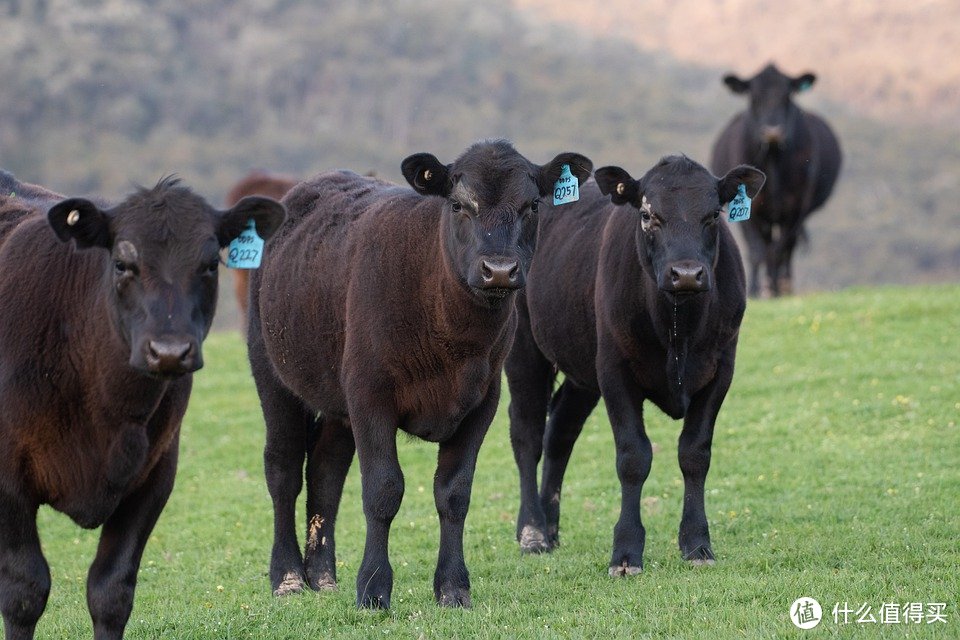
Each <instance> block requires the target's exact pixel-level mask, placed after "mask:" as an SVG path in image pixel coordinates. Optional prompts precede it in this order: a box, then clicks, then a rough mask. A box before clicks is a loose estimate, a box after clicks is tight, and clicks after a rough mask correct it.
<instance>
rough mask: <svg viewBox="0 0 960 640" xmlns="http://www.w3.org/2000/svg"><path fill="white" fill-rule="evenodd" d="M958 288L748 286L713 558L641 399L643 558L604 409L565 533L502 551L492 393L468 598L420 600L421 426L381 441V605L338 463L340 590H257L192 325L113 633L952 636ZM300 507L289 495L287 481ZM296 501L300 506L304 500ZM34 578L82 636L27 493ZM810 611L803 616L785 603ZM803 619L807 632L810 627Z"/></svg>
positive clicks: (426, 492) (253, 445) (264, 555)
mask: <svg viewBox="0 0 960 640" xmlns="http://www.w3.org/2000/svg"><path fill="white" fill-rule="evenodd" d="M958 318H960V287H958V286H955V285H954V286H935V287H934V286H927V287H916V288H910V289H907V288H880V289H854V290H850V291H845V292H843V293H842V294H820V295H810V296H808V297H804V298H795V299H788V300H775V301H760V302H754V303H751V304H750V305H749V308H748V310H747V317H746V319H745V322H744V326H743V331H742V338H741V346H740V350H739V354H738V358H737V375H736V377H735V380H734V385H733V387H732V389H731V391H730V394H729V396H728V397H727V401H726V402H725V404H724V407H723V410H722V411H721V413H720V418H719V421H718V423H717V431H716V437H715V439H714V449H713V451H714V454H713V462H712V467H711V470H710V477H709V478H708V482H707V516H708V519H709V522H710V528H711V532H712V536H713V541H714V549H715V550H716V552H717V554H718V563H717V564H716V565H715V566H713V567H704V568H700V569H694V568H691V567H688V566H685V565H684V563H683V562H682V561H681V560H680V554H679V551H678V550H677V543H676V535H677V526H678V523H679V520H680V510H681V500H682V492H683V486H682V479H681V475H680V471H679V469H678V466H677V461H676V438H677V436H678V434H679V426H678V424H677V423H675V422H673V421H671V420H669V419H668V418H666V417H665V416H664V415H663V414H661V413H660V412H659V411H657V410H655V409H652V408H651V409H650V410H649V411H647V420H648V430H649V433H650V435H651V438H652V439H653V441H654V442H655V443H656V445H657V449H658V450H657V451H656V453H655V454H654V464H653V470H652V472H651V476H650V479H649V480H648V482H647V484H646V486H645V488H644V494H643V500H642V505H643V517H644V523H645V525H646V527H647V540H648V542H647V549H646V555H645V561H646V571H645V573H644V574H643V575H641V576H638V577H636V578H632V579H622V580H612V579H610V578H609V577H608V576H607V562H608V560H609V553H610V547H611V541H612V529H613V524H614V522H615V521H616V519H617V516H618V504H619V485H618V483H617V478H616V472H615V469H614V447H613V442H612V437H611V435H610V428H609V425H608V422H607V418H606V415H605V414H604V412H603V410H602V408H601V409H598V410H597V411H596V412H595V413H594V415H593V416H592V417H591V418H590V420H589V422H588V423H587V426H586V427H585V429H584V432H583V435H582V436H581V438H580V441H579V442H578V443H577V447H576V448H575V450H574V453H573V457H572V460H571V465H570V469H569V471H568V474H567V482H566V483H565V485H564V492H563V498H564V502H563V513H562V516H561V518H562V521H561V540H562V546H561V547H560V549H558V550H557V551H556V552H555V553H553V554H552V555H544V556H539V557H521V556H520V554H519V552H518V550H517V545H516V542H515V540H514V519H515V517H516V511H517V507H518V498H517V492H518V489H517V487H518V478H517V472H516V468H515V465H514V463H513V461H512V454H511V452H510V443H509V437H508V424H507V418H506V410H505V409H506V402H507V400H506V398H504V402H503V406H502V407H501V410H500V412H499V413H498V415H497V418H496V420H495V421H494V424H493V426H492V428H491V430H490V433H489V434H488V436H487V439H486V442H485V443H484V446H483V449H482V450H481V456H480V461H479V465H478V470H477V475H476V482H475V484H474V489H473V500H472V504H471V508H470V514H469V516H468V518H467V528H466V535H465V550H466V555H467V563H468V566H469V568H470V570H471V576H472V581H473V601H474V608H473V609H472V610H470V611H447V610H441V609H440V608H438V607H437V606H436V605H435V604H434V602H433V591H432V576H433V569H434V566H435V563H436V554H437V544H438V531H439V529H438V524H437V516H436V510H435V508H434V505H433V498H432V489H431V487H432V478H433V472H434V468H435V465H436V446H435V445H432V444H429V443H425V442H422V441H419V440H413V439H408V438H401V439H400V453H401V464H402V466H403V470H404V475H405V478H406V487H407V489H406V495H405V497H404V502H403V506H402V507H401V510H400V513H399V514H398V516H397V518H396V520H395V522H394V525H393V535H392V537H391V544H390V550H391V559H392V562H393V565H394V571H395V586H394V597H393V604H394V607H393V609H392V610H391V611H390V612H389V613H370V612H359V611H357V610H356V609H355V608H354V604H353V603H354V588H355V587H354V583H355V580H356V575H357V569H358V567H359V564H360V559H361V553H362V547H363V533H362V532H363V530H364V528H363V527H364V525H363V518H362V512H361V508H360V487H359V473H358V472H357V466H356V464H354V467H353V469H352V470H351V473H350V476H349V478H348V482H347V487H346V490H345V494H344V499H343V505H342V507H341V514H340V520H339V522H338V533H339V538H338V541H337V550H338V552H339V569H338V572H339V578H340V585H341V588H340V591H338V592H335V593H322V594H316V593H312V592H311V593H307V594H304V595H301V596H294V597H289V598H285V599H282V600H278V599H276V598H274V597H273V596H272V595H271V592H270V585H269V580H268V578H267V575H266V571H267V563H268V558H269V553H270V545H271V540H272V519H271V517H272V516H271V507H270V500H269V496H268V494H267V489H266V484H265V482H264V480H263V466H262V457H261V456H262V447H263V424H262V418H261V414H260V409H259V404H258V402H257V399H256V393H255V392H254V389H253V384H252V380H251V378H250V374H249V372H248V366H247V363H246V357H245V354H244V348H243V346H242V344H241V342H240V339H239V337H238V335H237V334H235V333H232V332H221V333H217V334H214V335H213V336H211V337H210V339H209V340H208V341H207V345H206V349H207V353H206V356H207V357H206V362H207V366H206V368H204V370H203V371H201V372H200V373H199V374H198V375H197V378H196V385H195V391H194V396H193V399H192V400H191V405H190V411H189V412H188V414H187V419H186V421H185V423H184V427H183V437H182V445H181V462H180V469H179V474H178V477H177V486H176V488H175V490H174V494H173V497H172V498H171V500H170V502H169V503H168V505H167V509H166V510H165V511H164V513H163V515H162V516H161V518H160V522H159V524H158V526H157V528H156V530H155V532H154V534H153V536H152V539H151V540H150V543H149V545H148V546H147V550H146V554H145V557H144V563H143V566H142V569H141V571H140V582H139V586H138V591H137V600H136V605H135V607H134V611H133V617H132V619H131V622H130V625H129V627H128V629H127V637H128V638H130V639H131V640H135V639H138V638H151V639H152V638H164V639H180V638H184V639H185V638H190V639H200V638H218V639H222V638H257V639H260V638H307V637H330V636H331V635H335V636H336V637H341V636H343V637H353V638H372V637H395V636H398V637H404V638H500V637H504V638H543V637H546V638H550V637H561V638H564V637H570V638H581V637H583V638H614V637H624V638H627V637H629V638H654V637H655V638H734V637H736V638H750V639H752V638H757V639H760V638H762V639H764V640H768V639H770V638H795V637H800V635H801V634H802V633H809V634H815V635H816V637H843V638H850V637H853V638H880V637H891V638H902V637H906V636H908V635H909V637H913V638H944V639H945V638H955V637H957V636H958V635H960V608H958V601H960V573H958V572H957V567H958V566H960V548H958V546H957V538H958V532H960V512H958V510H957V508H956V506H957V496H958V495H960V437H958V436H960V433H958V429H960V427H958V422H960V402H958V401H960V362H958V360H957V358H956V355H957V353H958V352H960V320H958ZM300 504H301V505H302V504H303V502H302V499H301V503H300ZM299 519H300V522H301V525H302V527H301V528H303V527H305V525H303V524H302V520H303V511H302V506H301V509H300V514H299ZM40 525H41V539H42V540H43V544H44V551H45V553H46V554H47V557H48V559H49V561H50V565H51V571H52V575H53V585H54V586H53V593H52V595H51V598H50V602H49V605H48V608H47V612H46V615H45V616H44V617H43V619H42V620H41V623H40V626H39V627H38V637H41V638H77V637H84V636H88V635H89V633H90V632H89V629H90V627H89V624H90V623H89V620H88V615H87V611H86V605H85V596H84V582H85V576H86V571H87V567H88V565H89V563H90V561H91V559H92V557H93V552H94V548H95V542H96V537H97V532H96V531H93V532H91V531H84V530H81V529H79V528H78V527H76V526H75V525H74V524H73V523H72V522H70V521H69V520H68V519H67V518H66V517H65V516H62V515H60V514H57V513H54V512H53V511H51V510H49V509H48V508H44V509H42V510H41V519H40ZM800 596H809V597H814V598H817V599H818V600H819V602H820V603H821V605H822V606H823V607H824V610H825V611H824V612H825V614H826V617H825V619H824V621H823V622H822V623H821V624H820V626H819V627H818V628H817V629H816V630H815V631H813V632H800V631H798V630H797V629H795V628H794V627H793V625H792V624H791V622H790V621H789V619H788V617H787V615H788V613H787V612H788V608H789V606H790V604H791V603H792V602H793V601H794V600H795V599H796V598H799V597H800ZM845 602H846V603H848V604H849V605H851V606H853V607H854V608H859V607H860V606H861V605H862V604H868V605H870V606H871V607H872V610H873V613H874V616H875V617H877V619H878V620H879V613H878V610H879V607H880V606H882V604H883V603H893V602H896V603H900V604H901V605H903V604H907V603H911V602H921V603H931V602H943V603H946V604H947V610H946V616H947V622H946V623H945V624H944V623H935V624H926V623H924V624H919V625H917V624H899V625H881V624H879V623H878V624H859V625H858V624H853V623H851V624H849V625H846V626H842V625H837V624H834V622H833V618H832V615H831V612H832V609H833V605H834V604H835V603H841V604H842V603H845ZM811 637H814V635H811Z"/></svg>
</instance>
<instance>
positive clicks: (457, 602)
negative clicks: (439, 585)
mask: <svg viewBox="0 0 960 640" xmlns="http://www.w3.org/2000/svg"><path fill="white" fill-rule="evenodd" d="M437 604H439V605H440V606H441V607H460V608H463V609H469V608H470V607H472V606H473V603H471V602H470V591H469V590H468V589H451V590H450V591H444V592H442V593H441V594H440V598H439V599H438V600H437Z"/></svg>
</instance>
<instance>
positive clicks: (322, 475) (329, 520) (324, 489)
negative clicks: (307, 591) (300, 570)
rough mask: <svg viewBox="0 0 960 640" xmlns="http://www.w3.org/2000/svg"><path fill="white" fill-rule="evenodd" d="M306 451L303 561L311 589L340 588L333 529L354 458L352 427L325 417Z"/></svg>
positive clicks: (319, 423)
mask: <svg viewBox="0 0 960 640" xmlns="http://www.w3.org/2000/svg"><path fill="white" fill-rule="evenodd" d="M312 439H313V442H312V444H311V445H310V446H309V447H308V450H309V451H308V453H307V537H306V541H307V542H306V550H305V551H304V558H303V564H304V568H305V570H306V573H307V580H308V584H309V585H310V587H311V588H312V589H316V590H329V589H336V588H337V555H336V543H335V541H334V532H335V527H336V522H337V511H338V509H339V507H340V498H341V496H342V495H343V483H344V480H345V479H346V477H347V472H348V471H349V470H350V463H351V462H352V461H353V454H354V450H355V447H354V443H353V433H352V432H351V431H350V426H349V425H348V424H346V423H345V422H343V421H341V420H336V419H333V418H328V417H325V418H323V419H321V420H319V421H318V425H317V429H316V431H315V433H314V435H313V438H312Z"/></svg>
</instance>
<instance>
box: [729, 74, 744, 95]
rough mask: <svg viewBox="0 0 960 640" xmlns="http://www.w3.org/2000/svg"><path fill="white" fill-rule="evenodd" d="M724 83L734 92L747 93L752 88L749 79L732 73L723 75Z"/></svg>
mask: <svg viewBox="0 0 960 640" xmlns="http://www.w3.org/2000/svg"><path fill="white" fill-rule="evenodd" d="M723 84H725V85H727V88H728V89H730V91H733V92H734V93H746V92H747V91H749V90H750V82H749V81H747V80H742V79H740V78H738V77H737V76H735V75H733V74H732V73H728V74H727V75H725V76H723Z"/></svg>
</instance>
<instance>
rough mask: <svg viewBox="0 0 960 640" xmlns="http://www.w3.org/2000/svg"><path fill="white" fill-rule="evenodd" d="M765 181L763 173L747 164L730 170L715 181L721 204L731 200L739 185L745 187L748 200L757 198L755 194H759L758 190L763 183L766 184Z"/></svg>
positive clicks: (765, 177)
mask: <svg viewBox="0 0 960 640" xmlns="http://www.w3.org/2000/svg"><path fill="white" fill-rule="evenodd" d="M766 180H767V176H766V175H765V174H764V173H763V171H760V170H759V169H756V168H754V167H751V166H750V165H748V164H741V165H738V166H736V167H734V168H733V169H730V171H728V172H727V175H725V176H723V177H722V178H720V180H718V181H717V191H718V192H719V193H720V202H721V204H726V203H728V202H730V201H731V200H733V198H734V196H736V195H737V191H738V190H739V189H740V185H741V184H742V185H743V186H745V187H746V191H747V195H748V196H749V197H750V198H755V197H757V194H758V193H760V188H761V187H763V183H764V182H766Z"/></svg>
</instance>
